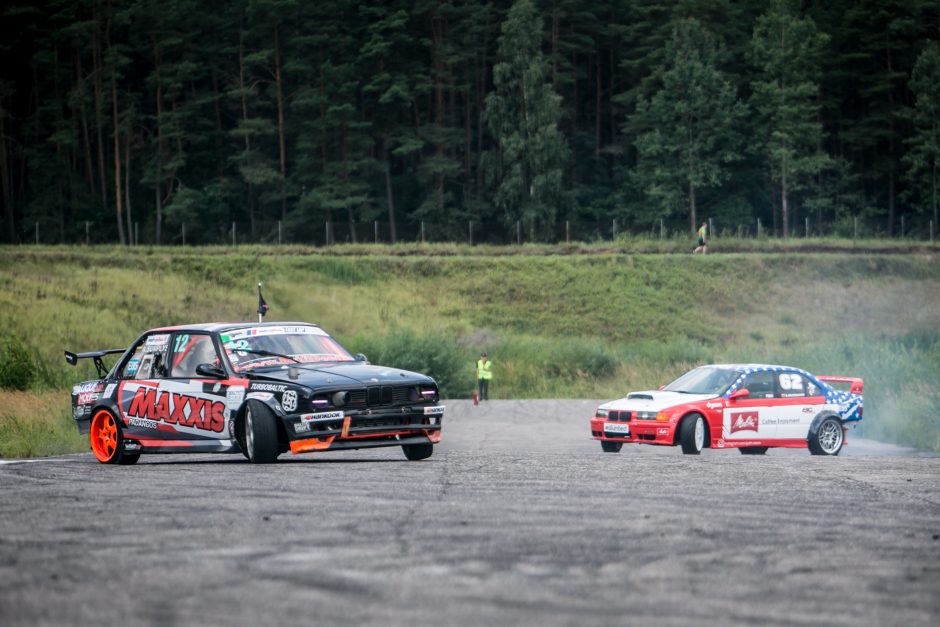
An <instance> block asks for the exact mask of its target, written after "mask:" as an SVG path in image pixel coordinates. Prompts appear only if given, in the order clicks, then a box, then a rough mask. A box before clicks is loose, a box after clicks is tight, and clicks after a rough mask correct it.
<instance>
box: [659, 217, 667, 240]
mask: <svg viewBox="0 0 940 627" xmlns="http://www.w3.org/2000/svg"><path fill="white" fill-rule="evenodd" d="M665 237H666V223H665V222H664V221H663V219H662V218H660V219H659V239H665Z"/></svg>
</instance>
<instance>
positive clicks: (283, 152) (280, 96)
mask: <svg viewBox="0 0 940 627" xmlns="http://www.w3.org/2000/svg"><path fill="white" fill-rule="evenodd" d="M278 35H279V34H278V27H277V26H275V27H274V78H275V82H276V83H277V140H278V149H279V151H280V160H281V220H285V221H286V220H287V197H286V195H285V186H286V185H287V149H286V141H285V139H284V90H283V85H282V82H281V46H280V40H279V36H278Z"/></svg>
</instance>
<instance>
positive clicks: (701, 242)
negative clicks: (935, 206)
mask: <svg viewBox="0 0 940 627" xmlns="http://www.w3.org/2000/svg"><path fill="white" fill-rule="evenodd" d="M706 233H708V225H707V223H705V222H702V226H701V227H699V230H698V246H697V247H696V249H695V250H693V251H692V252H693V253H702V254H703V255H704V254H705V253H707V252H708V246H707V245H706V244H705V235H706Z"/></svg>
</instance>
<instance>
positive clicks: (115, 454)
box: [89, 409, 124, 464]
mask: <svg viewBox="0 0 940 627" xmlns="http://www.w3.org/2000/svg"><path fill="white" fill-rule="evenodd" d="M89 438H90V439H91V450H92V451H93V452H94V454H95V457H96V458H98V461H99V462H101V463H102V464H114V463H116V462H117V461H118V460H119V459H120V457H121V446H122V445H123V440H124V438H123V437H122V436H121V428H120V427H119V426H118V424H117V421H116V420H115V419H114V416H113V415H112V414H111V412H109V411H108V410H106V409H102V410H101V411H99V412H98V413H97V414H95V415H94V417H93V418H92V419H91V430H90V431H89Z"/></svg>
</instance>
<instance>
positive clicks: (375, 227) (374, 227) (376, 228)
mask: <svg viewBox="0 0 940 627" xmlns="http://www.w3.org/2000/svg"><path fill="white" fill-rule="evenodd" d="M372 230H373V231H374V232H375V243H376V244H378V243H379V221H378V220H373V221H372Z"/></svg>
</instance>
